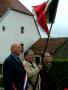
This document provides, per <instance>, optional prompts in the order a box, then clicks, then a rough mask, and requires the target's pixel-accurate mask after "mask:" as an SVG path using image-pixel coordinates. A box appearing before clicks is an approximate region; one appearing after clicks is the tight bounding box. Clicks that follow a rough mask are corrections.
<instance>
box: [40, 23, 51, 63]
mask: <svg viewBox="0 0 68 90" xmlns="http://www.w3.org/2000/svg"><path fill="white" fill-rule="evenodd" d="M52 26H53V23H51V26H50V30H49V34H48V38H47V40H46V45H45V48H44V52H43V55H42V61H43V58H44V55H45V52H46V49H47V45H48V41H49V38H50V33H51V29H52ZM41 63H42V62H41Z"/></svg>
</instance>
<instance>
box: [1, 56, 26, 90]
mask: <svg viewBox="0 0 68 90" xmlns="http://www.w3.org/2000/svg"><path fill="white" fill-rule="evenodd" d="M25 74H26V71H25V69H24V67H23V66H22V62H21V61H17V59H16V58H15V57H14V56H13V55H10V56H9V57H8V58H7V59H6V60H5V62H4V65H3V78H4V88H5V90H24V89H23V88H24V78H25ZM26 90H27V89H26Z"/></svg>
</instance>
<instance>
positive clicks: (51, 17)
mask: <svg viewBox="0 0 68 90" xmlns="http://www.w3.org/2000/svg"><path fill="white" fill-rule="evenodd" d="M49 1H50V3H49V4H48V6H47V10H46V13H47V18H48V23H54V21H55V16H56V12H57V6H58V2H59V0H48V2H49Z"/></svg>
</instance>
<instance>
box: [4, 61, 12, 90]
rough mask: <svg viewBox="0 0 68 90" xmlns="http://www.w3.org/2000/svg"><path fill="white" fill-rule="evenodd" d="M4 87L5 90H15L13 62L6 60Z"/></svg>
mask: <svg viewBox="0 0 68 90" xmlns="http://www.w3.org/2000/svg"><path fill="white" fill-rule="evenodd" d="M3 77H4V88H5V90H13V86H12V84H13V83H12V81H13V69H12V63H11V62H10V61H6V62H5V63H4V66H3Z"/></svg>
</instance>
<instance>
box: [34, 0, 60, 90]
mask: <svg viewBox="0 0 68 90" xmlns="http://www.w3.org/2000/svg"><path fill="white" fill-rule="evenodd" d="M58 2H59V0H47V1H46V2H44V3H42V4H40V5H37V6H33V8H34V13H35V16H36V18H37V23H36V25H37V26H38V25H39V26H40V27H41V28H42V29H43V31H44V32H46V34H47V35H48V38H47V41H46V45H45V48H44V53H43V56H42V60H43V58H44V54H45V52H46V49H47V45H48V41H49V38H50V33H51V29H52V26H53V23H54V21H55V16H56V11H57V6H58ZM47 23H48V24H51V26H50V30H49V29H48V26H47ZM38 32H39V31H38ZM36 82H37V80H36ZM42 83H43V82H42ZM44 86H45V85H44ZM48 90H50V89H48ZM52 90H53V89H52Z"/></svg>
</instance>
